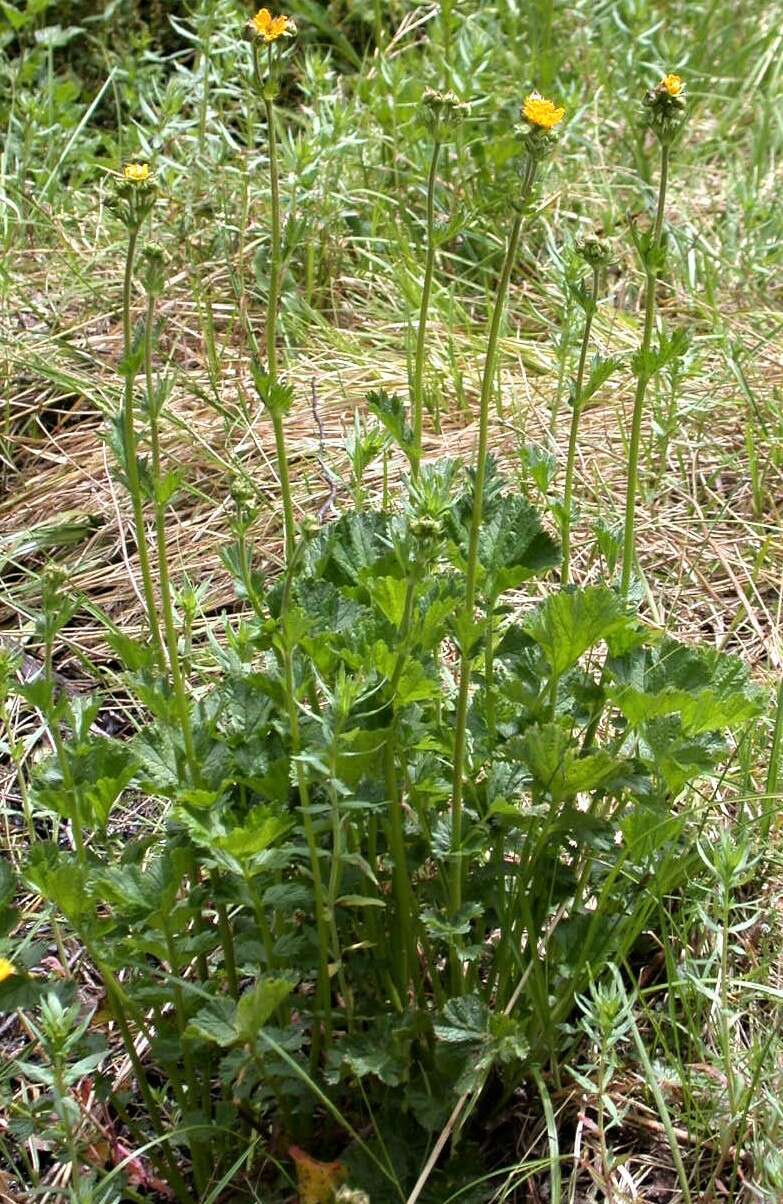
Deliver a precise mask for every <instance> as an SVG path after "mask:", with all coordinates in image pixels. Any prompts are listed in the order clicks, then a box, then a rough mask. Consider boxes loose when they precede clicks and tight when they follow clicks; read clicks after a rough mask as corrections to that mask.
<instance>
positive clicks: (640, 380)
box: [620, 143, 669, 597]
mask: <svg viewBox="0 0 783 1204" xmlns="http://www.w3.org/2000/svg"><path fill="white" fill-rule="evenodd" d="M668 177H669V148H668V146H667V145H666V143H662V144H661V178H660V184H659V187H658V209H657V213H656V216H655V226H654V228H653V234H652V241H651V244H650V250H649V252H648V257H647V264H646V271H647V287H646V290H645V297H644V333H643V335H642V345H641V350H640V355H639V375H638V377H637V380H636V395H635V397H634V403H633V418H632V421H631V443H630V447H629V449H628V485H627V491H626V497H625V532H624V535H623V568H622V577H621V579H620V592H621V593H622V595H623V597H627V596H628V590H629V588H630V584H631V572H632V570H633V562H634V524H635V520H636V494H637V489H638V480H637V478H638V475H639V444H640V441H641V434H642V413H643V411H644V398H645V394H646V393H647V386H648V384H649V383H650V379H651V373H650V370H649V367H648V364H647V360H648V358H649V354H650V347H651V345H652V335H653V326H654V324H655V286H656V284H657V280H658V253H659V251H660V247H661V233H662V231H663V211H664V205H665V203H666V184H667V181H668Z"/></svg>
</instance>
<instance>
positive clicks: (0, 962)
mask: <svg viewBox="0 0 783 1204" xmlns="http://www.w3.org/2000/svg"><path fill="white" fill-rule="evenodd" d="M14 974H16V966H15V965H14V963H13V962H9V960H8V958H7V957H0V982H5V980H6V979H7V978H13V976H14Z"/></svg>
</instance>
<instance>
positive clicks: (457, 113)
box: [421, 88, 470, 129]
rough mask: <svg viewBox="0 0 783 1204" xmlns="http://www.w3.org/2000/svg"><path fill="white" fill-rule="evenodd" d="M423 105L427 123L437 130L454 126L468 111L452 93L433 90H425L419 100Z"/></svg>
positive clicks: (465, 105) (466, 106)
mask: <svg viewBox="0 0 783 1204" xmlns="http://www.w3.org/2000/svg"><path fill="white" fill-rule="evenodd" d="M421 103H422V104H423V105H424V112H425V117H426V119H427V123H428V124H429V125H431V126H432V127H433V128H435V129H437V128H439V127H443V126H446V127H448V126H456V125H458V124H459V123H460V121H461V120H462V118H463V117H464V116H465V114H466V113H467V112H468V111H469V110H470V105H468V104H465V102H464V101H461V100H460V99H459V97H458V96H457V95H456V93H454V92H450V91H449V92H438V91H436V90H435V88H425V89H424V94H423V96H422V98H421Z"/></svg>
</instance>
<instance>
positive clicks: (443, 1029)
mask: <svg viewBox="0 0 783 1204" xmlns="http://www.w3.org/2000/svg"><path fill="white" fill-rule="evenodd" d="M442 1017H443V1018H442V1020H441V1021H440V1022H439V1023H436V1024H435V1025H434V1026H433V1027H434V1032H435V1036H436V1037H437V1039H438V1040H439V1041H446V1042H448V1043H449V1044H451V1045H475V1044H484V1043H486V1042H487V1041H489V1039H490V1034H489V1023H490V1012H489V1008H488V1007H487V1005H486V1003H484V1000H483V999H482V998H481V997H480V996H479V995H460V996H458V997H457V998H456V999H450V1000H449V1001H448V1003H447V1004H446V1005H445V1007H444V1008H443V1013H442Z"/></svg>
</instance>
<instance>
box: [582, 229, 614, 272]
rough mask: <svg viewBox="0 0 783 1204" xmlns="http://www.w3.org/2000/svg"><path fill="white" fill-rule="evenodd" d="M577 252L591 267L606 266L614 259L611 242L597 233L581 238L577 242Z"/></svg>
mask: <svg viewBox="0 0 783 1204" xmlns="http://www.w3.org/2000/svg"><path fill="white" fill-rule="evenodd" d="M576 252H577V255H581V257H582V259H584V261H585V263H586V264H588V265H589V266H590V267H591V268H605V267H606V265H607V264H608V263H611V261H612V249H611V247H610V245H609V243H608V242H607V241H606V239H603V238H599V237H598V235H597V234H587V235H585V237H584V238H580V239H579V240H578V241H577V244H576Z"/></svg>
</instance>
